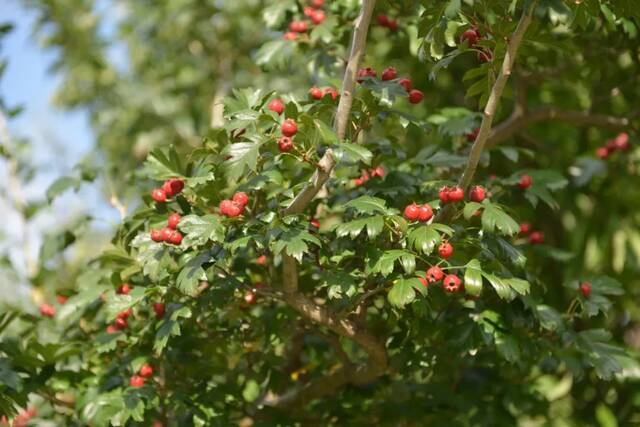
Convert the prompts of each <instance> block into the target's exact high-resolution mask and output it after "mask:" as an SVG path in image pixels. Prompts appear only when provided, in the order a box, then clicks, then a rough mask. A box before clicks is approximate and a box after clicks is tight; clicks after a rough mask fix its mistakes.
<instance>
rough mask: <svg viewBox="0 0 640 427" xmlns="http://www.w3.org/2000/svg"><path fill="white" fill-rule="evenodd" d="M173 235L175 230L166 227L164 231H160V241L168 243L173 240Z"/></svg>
mask: <svg viewBox="0 0 640 427" xmlns="http://www.w3.org/2000/svg"><path fill="white" fill-rule="evenodd" d="M171 234H173V230H172V229H170V228H169V227H165V228H163V229H162V230H160V239H161V240H160V241H162V242H168V241H169V239H170V238H171Z"/></svg>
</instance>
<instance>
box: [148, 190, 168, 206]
mask: <svg viewBox="0 0 640 427" xmlns="http://www.w3.org/2000/svg"><path fill="white" fill-rule="evenodd" d="M151 198H152V199H153V200H154V201H155V202H157V203H163V202H166V201H167V193H165V191H164V190H163V189H162V188H156V189H154V190H153V191H152V192H151Z"/></svg>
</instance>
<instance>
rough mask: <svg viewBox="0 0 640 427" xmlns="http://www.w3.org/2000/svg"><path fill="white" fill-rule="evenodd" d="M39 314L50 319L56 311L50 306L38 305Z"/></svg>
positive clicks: (45, 304)
mask: <svg viewBox="0 0 640 427" xmlns="http://www.w3.org/2000/svg"><path fill="white" fill-rule="evenodd" d="M40 314H41V315H42V316H44V317H49V318H51V317H53V316H55V315H56V309H55V307H54V306H52V305H50V304H47V303H42V304H40Z"/></svg>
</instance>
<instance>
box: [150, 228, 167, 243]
mask: <svg viewBox="0 0 640 427" xmlns="http://www.w3.org/2000/svg"><path fill="white" fill-rule="evenodd" d="M149 234H150V235H151V240H153V241H154V242H162V241H163V240H164V239H163V238H162V232H161V231H160V230H151V232H150V233H149Z"/></svg>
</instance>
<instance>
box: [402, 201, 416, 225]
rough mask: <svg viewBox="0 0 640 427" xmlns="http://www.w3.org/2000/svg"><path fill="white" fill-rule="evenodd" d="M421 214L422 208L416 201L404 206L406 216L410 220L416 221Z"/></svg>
mask: <svg viewBox="0 0 640 427" xmlns="http://www.w3.org/2000/svg"><path fill="white" fill-rule="evenodd" d="M419 215H420V208H419V207H418V205H416V204H415V203H412V204H410V205H408V206H407V207H405V208H404V217H405V218H406V219H408V220H409V221H416V220H417V219H418V216H419Z"/></svg>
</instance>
